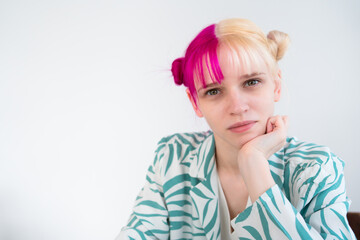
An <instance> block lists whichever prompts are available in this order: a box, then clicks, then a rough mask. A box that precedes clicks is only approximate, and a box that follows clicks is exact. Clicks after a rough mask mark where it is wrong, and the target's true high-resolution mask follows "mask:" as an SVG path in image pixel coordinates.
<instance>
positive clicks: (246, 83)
mask: <svg viewBox="0 0 360 240" xmlns="http://www.w3.org/2000/svg"><path fill="white" fill-rule="evenodd" d="M254 81H256V82H257V83H256V84H253V85H248V83H250V82H254ZM260 82H261V81H260V80H259V79H249V80H247V81H246V82H245V83H244V86H247V87H252V86H256V85H258V84H259V83H260Z"/></svg>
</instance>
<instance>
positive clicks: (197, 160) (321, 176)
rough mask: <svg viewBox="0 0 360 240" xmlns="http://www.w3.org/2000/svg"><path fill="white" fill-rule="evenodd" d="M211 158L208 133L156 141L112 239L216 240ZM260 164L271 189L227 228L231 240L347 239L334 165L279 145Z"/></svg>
mask: <svg viewBox="0 0 360 240" xmlns="http://www.w3.org/2000/svg"><path fill="white" fill-rule="evenodd" d="M214 153H215V142H214V137H213V133H212V132H211V131H208V132H201V133H183V134H174V135H172V136H169V137H165V138H163V139H162V140H161V141H160V142H159V143H158V147H157V149H156V151H155V159H154V161H153V163H152V164H151V166H150V167H149V169H148V173H147V176H146V183H145V186H144V187H143V188H142V190H141V191H140V193H139V195H138V197H137V198H136V203H135V207H134V209H133V213H132V214H131V216H130V218H129V221H128V224H127V226H125V227H123V228H122V230H121V232H120V235H119V236H118V238H117V239H220V238H221V236H220V225H221V224H220V216H219V203H218V193H219V189H218V179H217V178H218V177H217V174H216V164H215V158H214ZM268 161H269V164H270V169H271V174H272V176H273V178H274V180H275V182H276V184H275V185H274V186H273V187H272V188H270V189H268V190H267V191H266V192H265V193H264V194H262V195H261V196H260V197H259V199H257V201H256V202H254V203H253V204H252V205H251V206H249V207H247V208H246V209H245V210H244V211H243V212H241V213H240V214H239V215H238V216H237V217H236V218H235V219H233V220H232V221H231V225H232V227H233V229H234V233H233V235H235V236H236V238H237V239H355V236H354V234H353V232H352V230H351V228H350V226H349V224H348V222H347V218H346V213H347V211H348V208H349V205H350V201H349V200H348V198H347V196H346V191H345V181H344V175H343V168H344V162H343V161H342V160H341V159H340V158H338V157H337V156H336V155H334V154H333V153H331V152H330V150H329V149H328V148H327V147H323V146H319V145H315V144H312V143H305V142H300V141H298V140H297V139H296V138H287V142H286V144H285V146H284V147H283V148H282V149H281V150H280V151H278V152H277V153H275V154H274V155H272V156H271V157H270V159H269V160H268Z"/></svg>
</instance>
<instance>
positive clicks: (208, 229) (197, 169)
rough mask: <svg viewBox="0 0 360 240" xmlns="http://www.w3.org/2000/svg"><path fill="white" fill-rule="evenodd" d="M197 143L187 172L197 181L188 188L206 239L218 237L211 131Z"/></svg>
mask: <svg viewBox="0 0 360 240" xmlns="http://www.w3.org/2000/svg"><path fill="white" fill-rule="evenodd" d="M206 134H208V135H207V136H206V137H205V139H204V140H203V141H202V142H201V143H200V144H199V145H198V147H197V149H196V151H195V154H194V157H193V159H192V162H191V165H190V171H189V174H190V176H192V177H193V178H197V179H198V180H199V182H197V184H196V185H194V186H193V187H192V189H191V190H190V196H191V198H192V202H193V208H194V209H193V213H194V214H196V213H197V216H195V219H196V218H197V219H198V221H199V223H200V226H199V227H201V228H203V229H204V232H205V234H206V237H207V239H219V238H220V237H221V236H220V215H219V203H218V192H219V185H218V184H219V180H218V175H217V170H216V161H215V140H214V135H213V133H212V132H211V131H208V132H207V133H206Z"/></svg>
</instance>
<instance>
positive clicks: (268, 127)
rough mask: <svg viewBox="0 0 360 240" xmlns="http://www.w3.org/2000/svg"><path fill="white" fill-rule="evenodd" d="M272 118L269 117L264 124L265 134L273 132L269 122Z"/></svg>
mask: <svg viewBox="0 0 360 240" xmlns="http://www.w3.org/2000/svg"><path fill="white" fill-rule="evenodd" d="M271 119H272V117H270V118H269V119H268V121H267V123H266V133H271V132H272V131H273V124H272V122H271Z"/></svg>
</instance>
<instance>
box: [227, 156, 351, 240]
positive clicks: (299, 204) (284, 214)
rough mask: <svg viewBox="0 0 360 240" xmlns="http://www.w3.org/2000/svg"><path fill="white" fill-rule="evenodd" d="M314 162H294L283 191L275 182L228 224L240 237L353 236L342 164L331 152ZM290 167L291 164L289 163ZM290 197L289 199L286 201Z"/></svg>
mask: <svg viewBox="0 0 360 240" xmlns="http://www.w3.org/2000/svg"><path fill="white" fill-rule="evenodd" d="M326 155H327V157H326V158H323V159H321V160H319V158H318V159H317V160H316V161H311V162H309V161H302V162H301V163H300V161H294V162H291V163H290V164H292V165H293V166H292V167H291V169H293V171H289V172H290V174H289V175H288V176H286V175H287V174H285V181H284V186H282V187H283V189H284V192H285V193H286V194H285V193H284V192H283V191H282V190H281V189H280V187H279V186H278V185H274V186H273V187H272V188H270V189H268V190H267V191H266V192H265V193H264V194H262V195H261V196H260V197H259V199H257V200H256V201H255V202H254V203H253V204H252V205H251V206H249V207H248V208H246V209H245V210H244V211H243V212H242V213H240V214H239V215H238V216H237V217H236V218H235V219H233V220H232V222H231V224H232V226H233V228H234V231H235V234H236V236H237V237H239V239H240V238H250V239H356V238H355V236H354V233H353V232H352V230H351V228H350V226H349V224H348V221H347V218H346V213H347V211H348V208H349V205H350V201H349V200H348V198H347V196H346V191H345V180H344V175H343V167H344V163H343V162H342V161H341V160H340V159H339V158H337V157H336V156H335V155H334V154H332V153H331V152H327V153H326ZM289 168H290V166H289ZM289 199H290V200H289Z"/></svg>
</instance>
